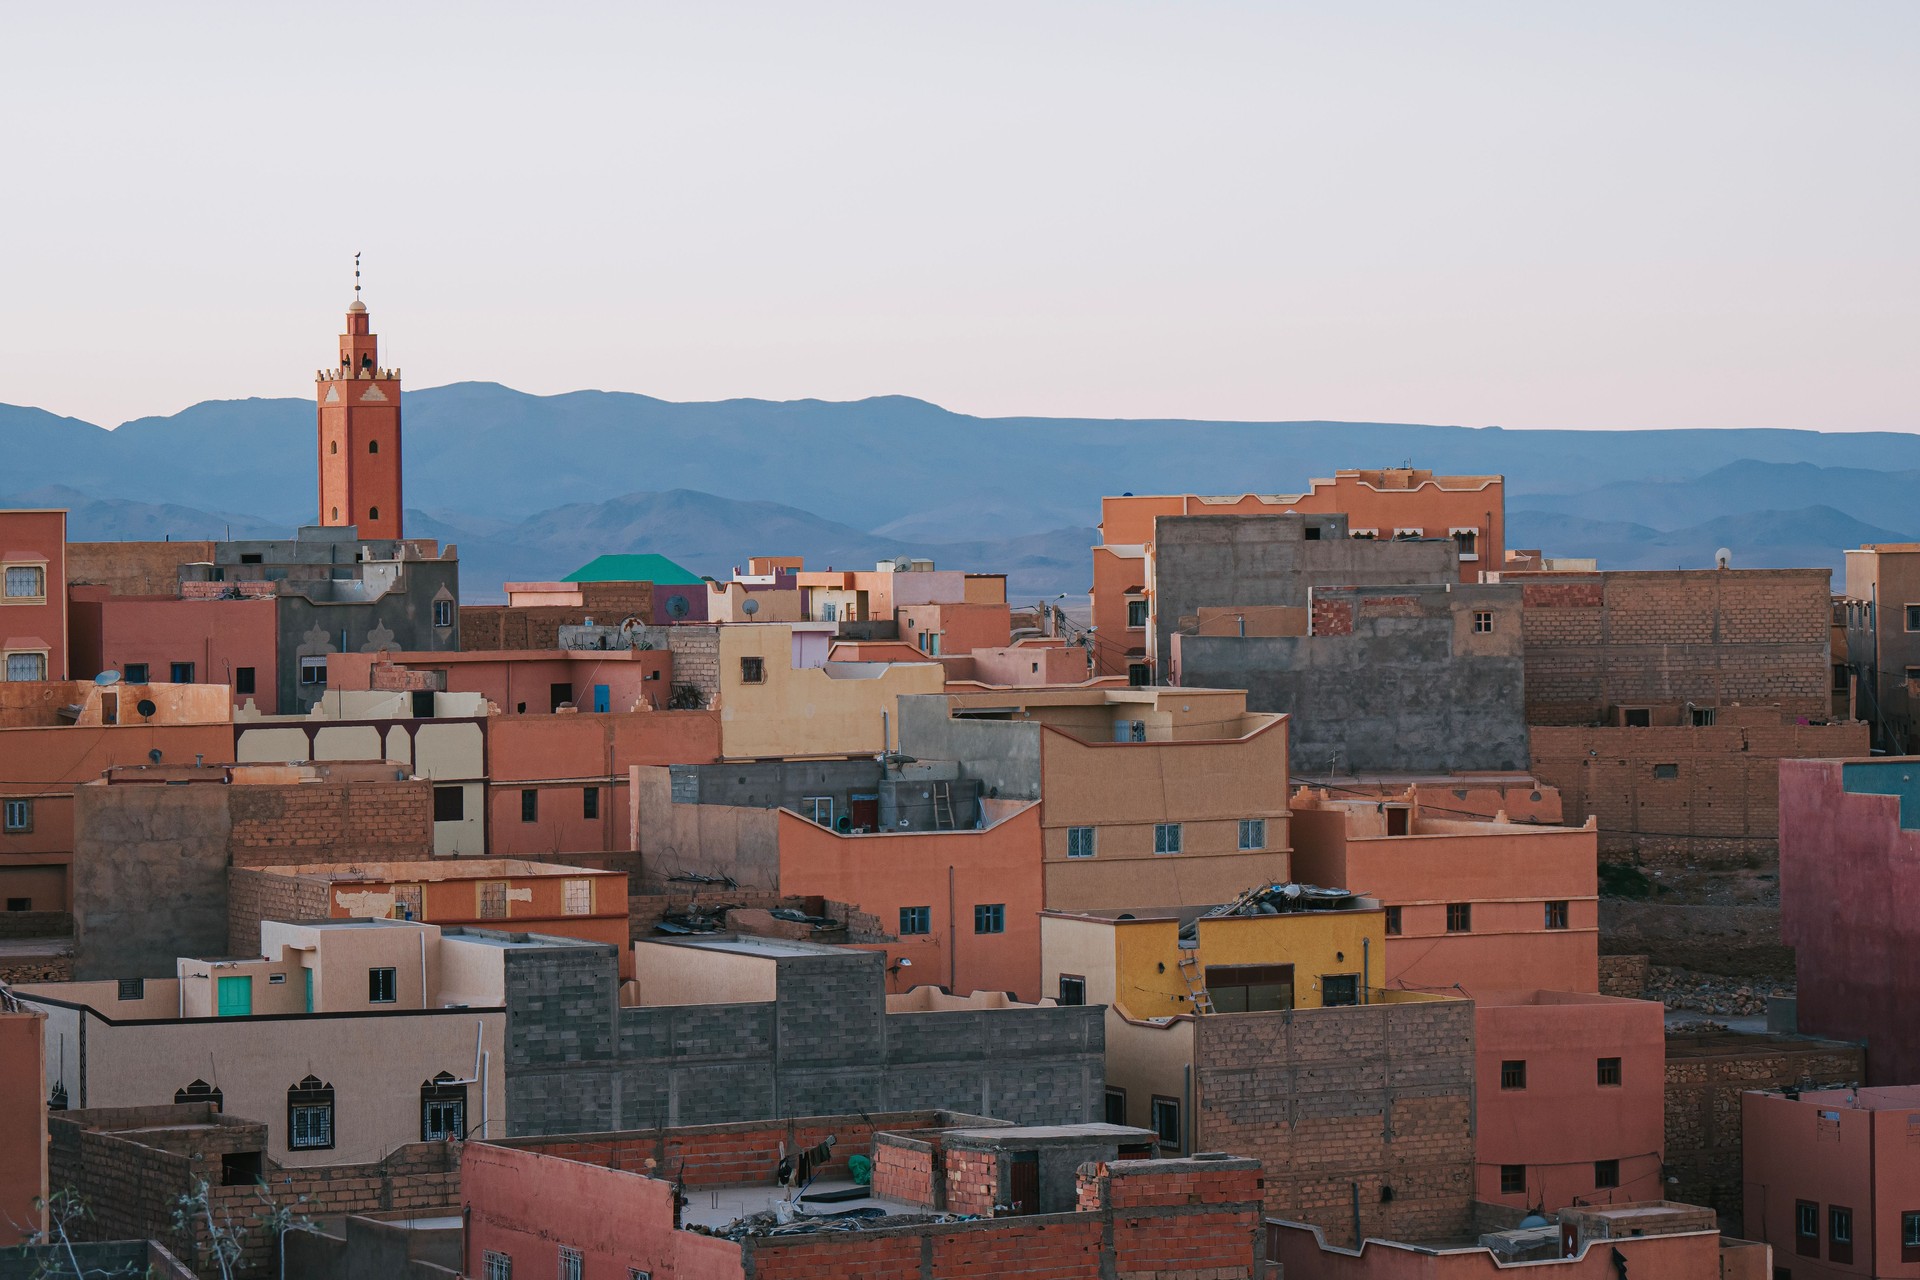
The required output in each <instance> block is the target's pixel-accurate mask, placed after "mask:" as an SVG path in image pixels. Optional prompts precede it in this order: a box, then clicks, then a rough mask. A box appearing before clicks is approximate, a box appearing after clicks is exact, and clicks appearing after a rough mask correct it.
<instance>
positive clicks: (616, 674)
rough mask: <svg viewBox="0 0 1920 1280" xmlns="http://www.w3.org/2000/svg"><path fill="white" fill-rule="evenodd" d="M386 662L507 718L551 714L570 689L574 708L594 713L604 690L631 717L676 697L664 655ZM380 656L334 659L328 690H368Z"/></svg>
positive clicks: (502, 653) (491, 655) (542, 653)
mask: <svg viewBox="0 0 1920 1280" xmlns="http://www.w3.org/2000/svg"><path fill="white" fill-rule="evenodd" d="M386 656H387V658H388V660H390V661H392V662H394V663H396V664H398V665H400V666H404V667H409V668H411V669H413V670H416V671H444V672H446V692H448V693H477V694H480V695H481V696H482V697H484V698H486V699H487V700H488V701H489V702H492V703H493V704H494V705H495V706H496V707H499V708H500V710H501V712H502V713H503V714H506V715H516V714H526V715H546V714H548V713H549V712H550V711H551V709H552V687H553V686H554V685H556V684H567V685H571V686H572V694H573V704H574V705H575V706H576V707H580V708H581V709H583V710H589V711H590V710H592V708H593V689H594V686H595V685H599V684H604V685H606V686H607V695H608V705H609V707H610V708H611V709H612V710H614V711H628V710H631V709H633V708H634V707H635V706H636V705H638V703H639V702H640V701H642V700H644V701H645V702H646V703H647V705H649V706H651V707H653V708H655V709H658V708H660V707H664V706H665V705H666V703H667V699H668V698H669V697H671V696H672V692H673V655H672V654H670V653H668V652H666V651H665V650H633V651H626V650H623V651H618V652H614V653H597V652H592V651H583V652H581V653H579V654H578V655H577V656H575V655H572V654H570V653H564V652H563V651H558V650H544V649H540V650H517V649H509V650H498V651H494V652H485V653H461V654H451V653H390V654H388V655H386ZM379 657H380V655H378V654H371V653H330V654H328V655H327V687H328V688H331V689H366V688H369V687H370V685H369V681H370V679H371V676H372V669H373V664H374V662H375V660H376V659H378V658H379Z"/></svg>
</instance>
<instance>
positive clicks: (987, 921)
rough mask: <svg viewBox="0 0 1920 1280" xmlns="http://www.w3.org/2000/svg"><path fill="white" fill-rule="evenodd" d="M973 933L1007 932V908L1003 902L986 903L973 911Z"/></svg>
mask: <svg viewBox="0 0 1920 1280" xmlns="http://www.w3.org/2000/svg"><path fill="white" fill-rule="evenodd" d="M973 931H974V932H975V933H1005V932H1006V931H1007V907H1006V904H1005V903H1003V902H988V903H982V904H981V905H979V906H977V907H975V908H974V909H973Z"/></svg>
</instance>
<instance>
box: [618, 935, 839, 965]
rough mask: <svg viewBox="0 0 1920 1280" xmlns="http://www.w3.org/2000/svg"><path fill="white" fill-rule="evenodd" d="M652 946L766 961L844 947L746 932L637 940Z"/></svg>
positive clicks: (828, 953)
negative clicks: (719, 952) (690, 948)
mask: <svg viewBox="0 0 1920 1280" xmlns="http://www.w3.org/2000/svg"><path fill="white" fill-rule="evenodd" d="M642 942H643V943H645V944H647V945H648V946H655V947H692V948H695V949H697V950H700V951H725V952H728V953H730V954H732V955H739V956H760V957H762V958H764V959H768V960H780V959H790V958H792V957H795V956H843V955H846V954H847V952H848V950H849V949H848V948H846V947H831V946H827V945H825V944H824V943H819V942H791V941H788V940H787V939H785V938H762V937H757V936H753V935H749V934H740V933H724V934H709V935H707V936H705V937H697V938H643V939H640V942H637V943H635V945H636V946H638V945H640V943H642Z"/></svg>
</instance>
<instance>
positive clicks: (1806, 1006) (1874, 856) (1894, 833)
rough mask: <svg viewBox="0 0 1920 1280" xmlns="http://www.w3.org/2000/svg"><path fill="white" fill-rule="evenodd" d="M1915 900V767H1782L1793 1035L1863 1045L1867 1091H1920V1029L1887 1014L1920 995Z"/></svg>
mask: <svg viewBox="0 0 1920 1280" xmlns="http://www.w3.org/2000/svg"><path fill="white" fill-rule="evenodd" d="M1917 900H1920V757H1915V756H1882V757H1878V758H1875V759H1864V760H1782V761H1781V762H1780V937H1781V941H1783V942H1785V943H1786V944H1787V945H1788V946H1790V947H1792V948H1793V949H1794V966H1795V969H1796V970H1797V971H1798V975H1799V1006H1798V1016H1799V1030H1800V1031H1801V1032H1802V1033H1804V1034H1807V1035H1819V1036H1829V1037H1831V1038H1833V1039H1836V1040H1858V1041H1864V1042H1866V1045H1867V1082H1868V1083H1870V1084H1906V1083H1911V1082H1913V1081H1916V1080H1920V1025H1916V1024H1915V1022H1914V1020H1913V1019H1912V1018H1906V1017H1900V1016H1896V1015H1895V1014H1894V1013H1893V1012H1892V1011H1893V1010H1897V1009H1900V1008H1902V1007H1903V1006H1904V1005H1905V1004H1906V1002H1907V1000H1908V998H1909V997H1910V996H1911V994H1912V993H1913V992H1914V991H1920V917H1917V916H1916V915H1915V914H1914V912H1913V910H1912V906H1911V904H1912V903H1913V902H1915V901H1917ZM1914 1207H1915V1208H1920V1204H1916V1205H1915V1206H1914ZM1912 1274H1914V1275H1917V1276H1920V1270H1915V1271H1914V1272H1913V1273H1912Z"/></svg>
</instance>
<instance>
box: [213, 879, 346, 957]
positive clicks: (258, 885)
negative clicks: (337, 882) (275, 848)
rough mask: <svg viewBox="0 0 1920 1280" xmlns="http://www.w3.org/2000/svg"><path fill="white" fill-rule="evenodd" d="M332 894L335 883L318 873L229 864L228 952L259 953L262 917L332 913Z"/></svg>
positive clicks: (291, 917) (309, 916)
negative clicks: (280, 872) (286, 872)
mask: <svg viewBox="0 0 1920 1280" xmlns="http://www.w3.org/2000/svg"><path fill="white" fill-rule="evenodd" d="M331 894H332V886H331V885H329V884H328V883H327V882H326V881H325V880H322V879H319V878H317V877H313V876H286V875H276V874H275V873H273V872H271V871H263V870H259V869H256V868H252V867H229V868H228V869H227V949H226V952H225V954H227V955H230V956H251V955H257V954H259V948H260V922H261V921H262V920H320V919H325V918H326V917H327V916H330V915H331V914H332V913H333V903H332V897H331Z"/></svg>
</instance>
